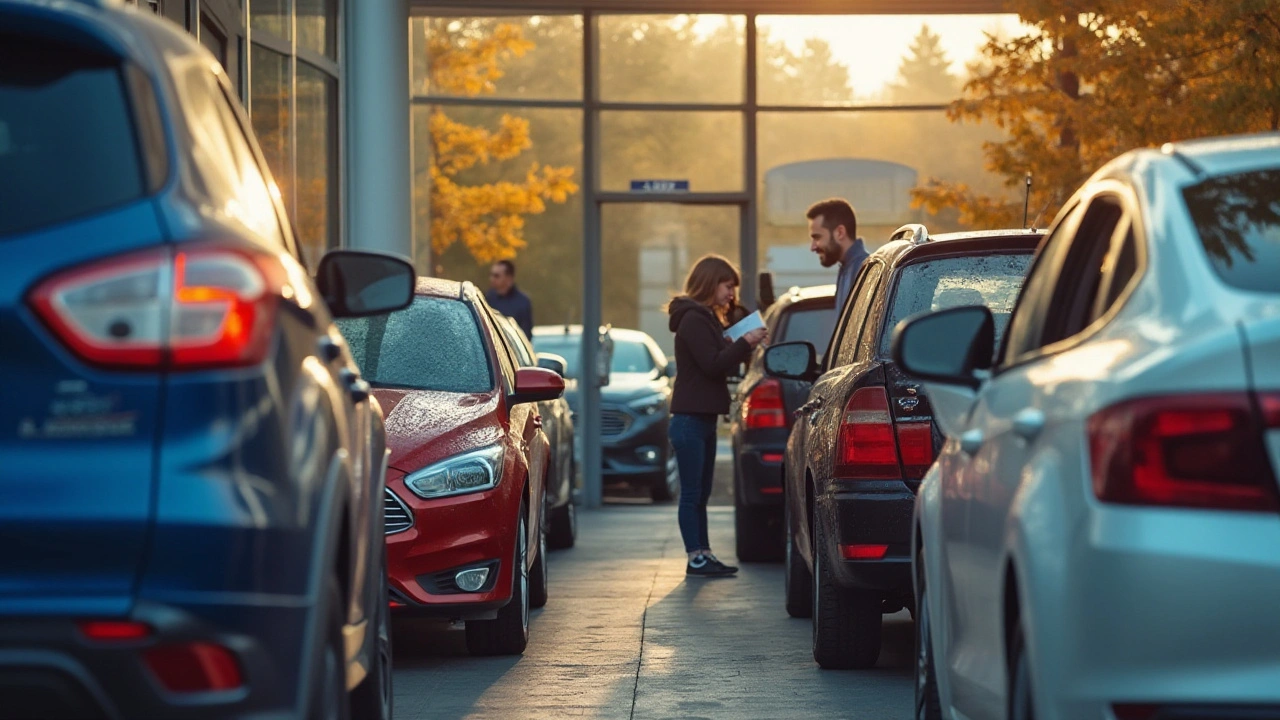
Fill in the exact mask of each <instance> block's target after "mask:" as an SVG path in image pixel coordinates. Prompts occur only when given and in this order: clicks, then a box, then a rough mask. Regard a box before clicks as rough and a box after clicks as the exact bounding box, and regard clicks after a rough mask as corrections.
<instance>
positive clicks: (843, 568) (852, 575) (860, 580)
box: [815, 480, 916, 596]
mask: <svg viewBox="0 0 1280 720" xmlns="http://www.w3.org/2000/svg"><path fill="white" fill-rule="evenodd" d="M855 488H856V489H855ZM915 501H916V496H915V494H914V493H912V492H911V490H910V489H908V488H907V486H906V485H905V484H903V483H902V482H901V481H898V480H893V481H888V480H873V481H860V482H858V483H857V484H856V485H854V484H842V485H841V486H840V487H839V488H836V489H835V490H834V491H833V492H831V493H830V494H828V495H827V496H826V497H824V498H819V501H818V512H817V521H818V522H821V523H825V526H824V528H823V529H824V530H825V533H824V534H825V536H826V537H827V538H831V539H832V541H830V542H829V543H828V546H827V547H825V548H816V549H815V552H825V553H827V555H826V556H825V557H826V558H827V560H828V561H829V567H831V568H832V569H833V570H834V574H835V579H836V582H837V584H839V585H840V586H842V587H847V588H858V589H863V590H876V591H880V592H883V593H885V594H887V595H904V596H909V595H910V594H911V591H912V589H911V588H912V585H911V519H912V513H913V512H914V509H915ZM880 545H884V546H887V549H886V550H885V553H884V556H883V557H881V558H879V559H874V560H871V559H869V560H848V559H845V554H844V553H843V552H842V547H845V548H853V547H859V546H880Z"/></svg>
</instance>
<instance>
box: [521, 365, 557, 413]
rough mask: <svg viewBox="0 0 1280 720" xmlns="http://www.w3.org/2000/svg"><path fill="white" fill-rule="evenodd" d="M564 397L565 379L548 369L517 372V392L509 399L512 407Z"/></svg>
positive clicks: (526, 369)
mask: <svg viewBox="0 0 1280 720" xmlns="http://www.w3.org/2000/svg"><path fill="white" fill-rule="evenodd" d="M562 395H564V378H562V377H560V376H559V375H557V374H555V373H554V372H552V371H550V370H547V369H546V368H520V369H519V370H516V388H515V392H513V393H511V395H510V396H509V397H508V398H507V402H508V403H509V404H511V405H520V404H522V403H538V402H547V401H549V400H555V399H556V398H558V397H560V396H562Z"/></svg>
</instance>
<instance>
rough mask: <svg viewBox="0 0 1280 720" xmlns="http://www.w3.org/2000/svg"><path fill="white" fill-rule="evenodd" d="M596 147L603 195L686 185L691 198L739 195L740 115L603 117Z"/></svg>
mask: <svg viewBox="0 0 1280 720" xmlns="http://www.w3.org/2000/svg"><path fill="white" fill-rule="evenodd" d="M792 140H793V141H794V138H793V139H792ZM600 142H601V177H600V184H601V187H603V188H604V189H605V190H624V191H625V190H629V189H630V187H631V181H632V180H688V181H689V189H690V190H691V191H693V192H717V191H735V190H742V115H741V114H740V113H737V112H658V111H649V112H639V111H636V112H633V111H610V112H602V113H601V114H600Z"/></svg>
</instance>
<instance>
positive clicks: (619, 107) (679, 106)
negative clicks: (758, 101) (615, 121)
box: [600, 102, 747, 113]
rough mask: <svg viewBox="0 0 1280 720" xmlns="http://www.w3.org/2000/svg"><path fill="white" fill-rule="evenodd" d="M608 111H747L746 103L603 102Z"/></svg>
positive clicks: (603, 107) (603, 106) (602, 107)
mask: <svg viewBox="0 0 1280 720" xmlns="http://www.w3.org/2000/svg"><path fill="white" fill-rule="evenodd" d="M600 109H601V110H604V111H606V112H619V111H622V112H739V113H740V112H745V111H746V109H747V106H746V104H745V103H654V102H602V103H600Z"/></svg>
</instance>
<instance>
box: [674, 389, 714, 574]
mask: <svg viewBox="0 0 1280 720" xmlns="http://www.w3.org/2000/svg"><path fill="white" fill-rule="evenodd" d="M667 435H668V437H670V438H671V447H673V448H675V451H676V465H677V466H678V468H679V470H680V510H679V513H678V518H679V522H680V535H681V537H683V538H684V549H685V552H694V551H696V550H710V549H711V541H710V540H709V539H708V538H707V500H709V499H711V481H712V480H713V479H714V477H715V473H716V416H715V415H684V414H679V413H677V414H673V415H672V416H671V424H670V425H669V426H668V427H667Z"/></svg>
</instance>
